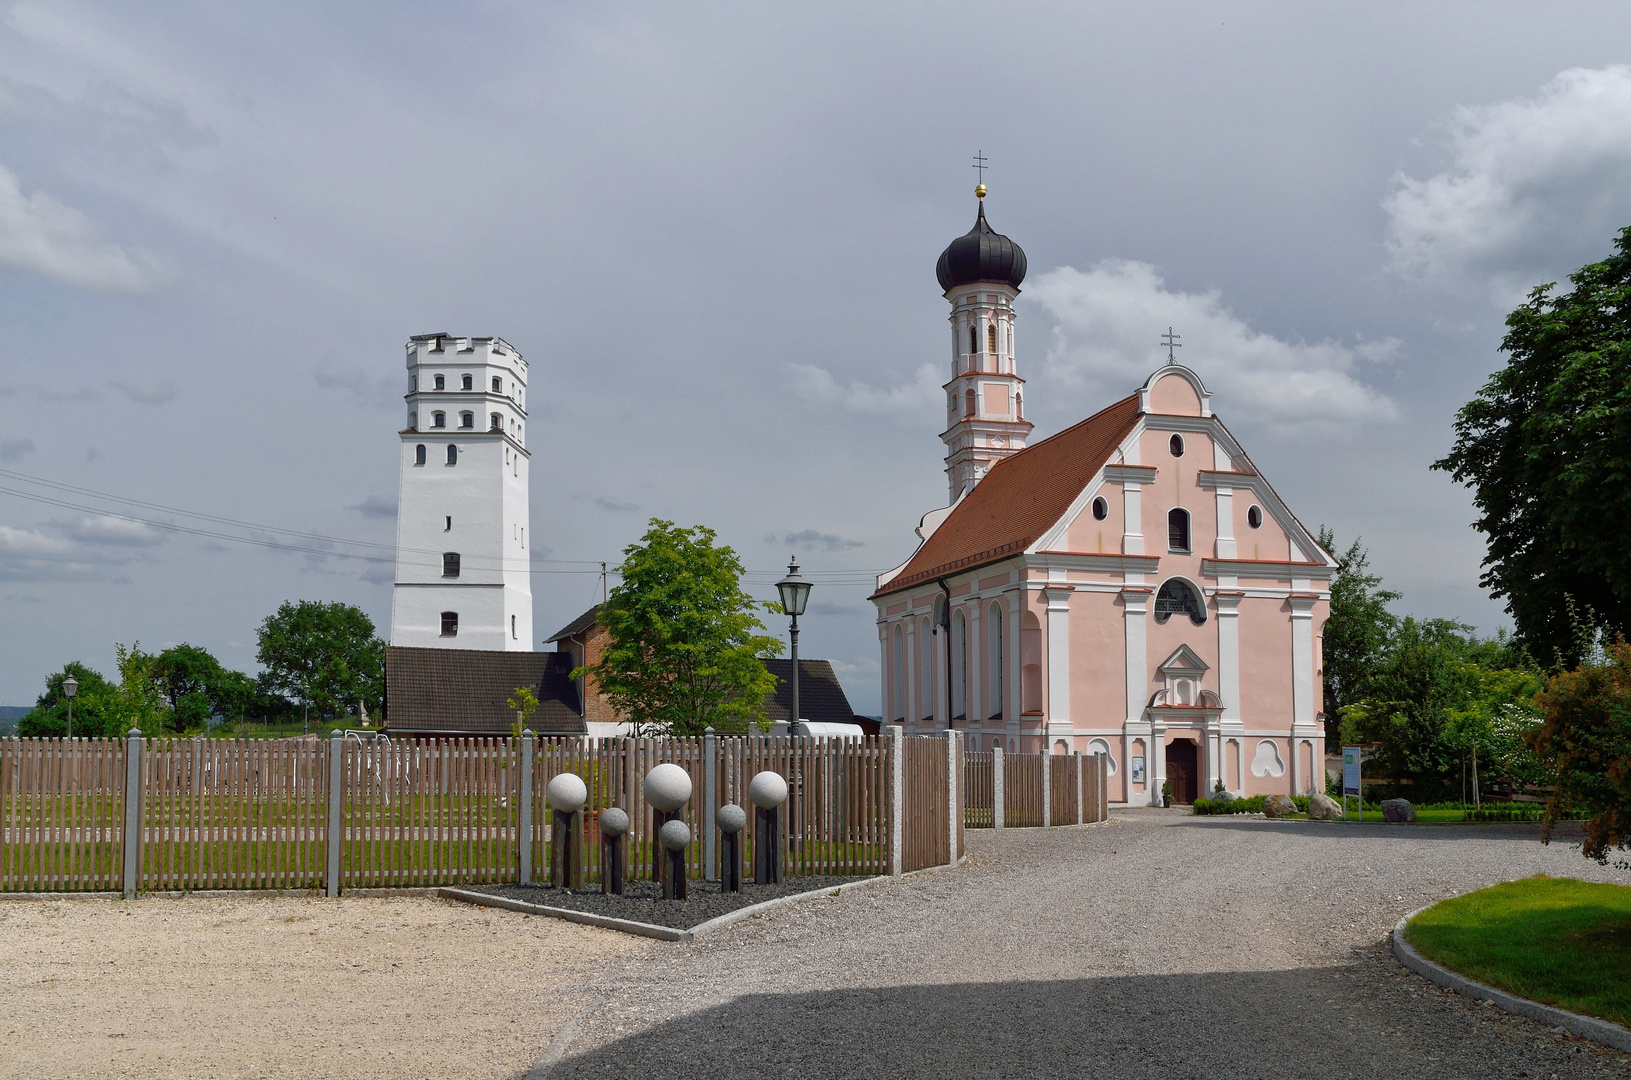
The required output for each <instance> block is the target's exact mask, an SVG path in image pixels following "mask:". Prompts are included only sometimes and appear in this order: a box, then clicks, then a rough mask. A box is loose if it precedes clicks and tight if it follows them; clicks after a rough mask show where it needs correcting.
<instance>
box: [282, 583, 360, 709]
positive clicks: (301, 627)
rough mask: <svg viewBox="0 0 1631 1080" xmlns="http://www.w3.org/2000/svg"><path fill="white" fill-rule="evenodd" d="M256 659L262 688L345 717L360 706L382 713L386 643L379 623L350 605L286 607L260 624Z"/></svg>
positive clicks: (286, 604) (309, 603) (308, 603)
mask: <svg viewBox="0 0 1631 1080" xmlns="http://www.w3.org/2000/svg"><path fill="white" fill-rule="evenodd" d="M259 639H260V642H259V648H258V649H257V650H256V653H255V659H256V660H258V661H259V662H260V664H261V666H262V667H263V668H265V673H264V674H263V675H262V677H261V685H262V688H263V689H265V690H266V691H268V692H269V693H274V694H283V695H286V696H288V697H290V698H293V699H294V700H295V701H298V702H300V703H301V704H302V705H305V706H309V707H310V708H312V709H315V710H316V712H317V715H318V716H319V717H322V716H344V715H346V714H347V712H349V710H350V709H351V707H352V706H354V705H355V704H356V703H357V702H358V701H362V702H364V703H366V704H367V706H368V709H369V711H370V712H374V713H377V712H378V711H379V708H380V702H381V700H382V699H383V697H384V688H385V642H383V641H381V640H380V639H379V638H378V637H377V636H376V635H375V633H374V622H373V620H372V619H370V618H369V617H368V616H367V615H366V614H365V613H364V612H363V611H362V610H361V609H360V608H356V607H353V606H351V605H350V604H342V603H339V602H338V601H336V602H334V603H327V604H325V603H323V602H321V601H317V600H301V601H299V602H298V603H289V602H287V601H286V602H284V603H283V604H282V605H281V606H280V607H279V608H278V609H277V612H276V613H275V614H272V615H268V616H267V617H266V618H265V620H263V621H262V622H261V625H260V630H259Z"/></svg>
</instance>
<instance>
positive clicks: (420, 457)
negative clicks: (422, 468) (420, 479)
mask: <svg viewBox="0 0 1631 1080" xmlns="http://www.w3.org/2000/svg"><path fill="white" fill-rule="evenodd" d="M413 463H414V464H415V465H423V464H424V463H425V444H424V443H420V444H419V445H418V446H416V447H414V448H413Z"/></svg>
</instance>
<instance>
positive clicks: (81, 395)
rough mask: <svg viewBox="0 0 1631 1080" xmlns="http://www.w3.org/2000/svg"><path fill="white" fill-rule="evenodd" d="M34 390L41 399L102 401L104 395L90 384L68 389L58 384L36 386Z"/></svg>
mask: <svg viewBox="0 0 1631 1080" xmlns="http://www.w3.org/2000/svg"><path fill="white" fill-rule="evenodd" d="M33 389H34V392H35V393H36V394H38V395H39V396H40V400H41V401H101V400H102V395H101V394H100V393H98V392H97V391H95V390H92V389H91V388H90V387H88V386H80V387H76V388H75V389H72V390H68V389H66V388H63V387H56V386H36V387H34V388H33Z"/></svg>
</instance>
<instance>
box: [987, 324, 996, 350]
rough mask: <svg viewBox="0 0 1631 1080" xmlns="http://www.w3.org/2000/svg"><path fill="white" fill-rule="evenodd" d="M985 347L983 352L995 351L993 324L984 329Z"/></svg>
mask: <svg viewBox="0 0 1631 1080" xmlns="http://www.w3.org/2000/svg"><path fill="white" fill-rule="evenodd" d="M985 346H986V347H985V351H986V352H988V353H994V352H996V351H997V327H996V325H995V324H992V325H990V326H987V327H986V328H985Z"/></svg>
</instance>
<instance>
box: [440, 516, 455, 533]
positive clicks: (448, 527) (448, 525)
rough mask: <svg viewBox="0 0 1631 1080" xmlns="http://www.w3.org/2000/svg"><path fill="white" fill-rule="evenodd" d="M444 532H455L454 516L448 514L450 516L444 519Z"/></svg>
mask: <svg viewBox="0 0 1631 1080" xmlns="http://www.w3.org/2000/svg"><path fill="white" fill-rule="evenodd" d="M442 531H443V532H452V531H453V515H452V514H448V515H446V516H445V517H443V518H442Z"/></svg>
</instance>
